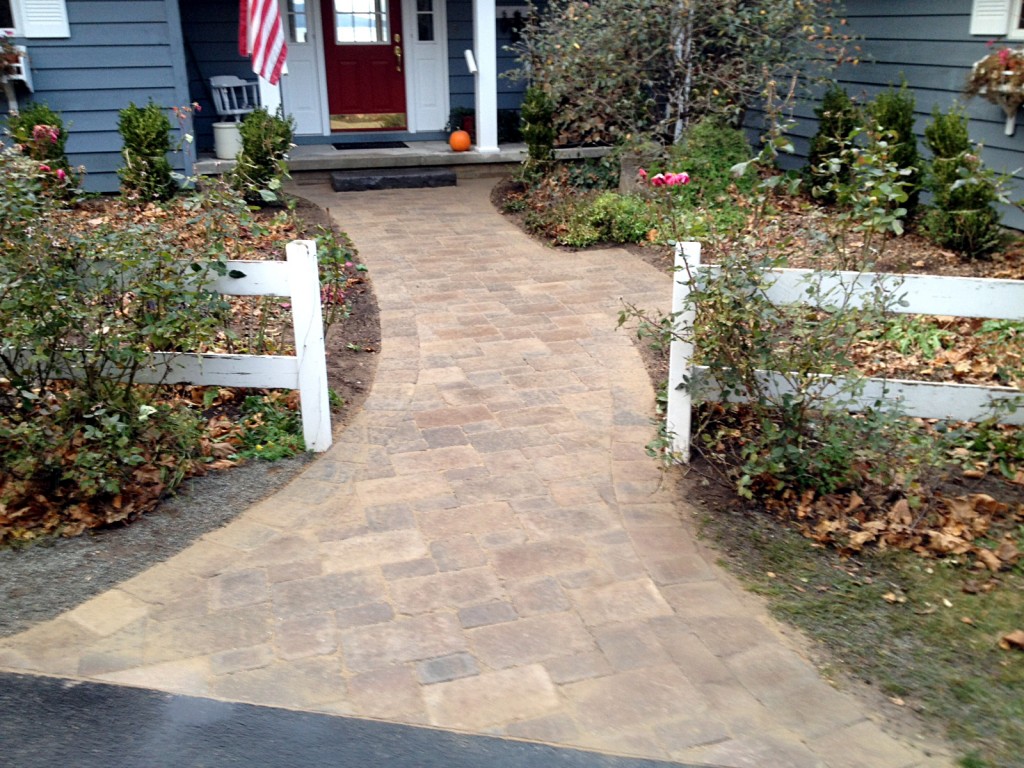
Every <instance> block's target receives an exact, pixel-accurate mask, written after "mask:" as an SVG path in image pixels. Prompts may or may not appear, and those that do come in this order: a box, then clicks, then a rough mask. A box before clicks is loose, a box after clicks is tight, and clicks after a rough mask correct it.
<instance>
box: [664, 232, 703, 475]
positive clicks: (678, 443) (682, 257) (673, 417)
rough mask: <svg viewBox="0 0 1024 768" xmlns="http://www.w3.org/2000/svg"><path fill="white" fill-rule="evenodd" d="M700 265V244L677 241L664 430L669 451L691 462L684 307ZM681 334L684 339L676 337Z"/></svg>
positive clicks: (690, 314)
mask: <svg viewBox="0 0 1024 768" xmlns="http://www.w3.org/2000/svg"><path fill="white" fill-rule="evenodd" d="M699 266H700V243H692V242H688V243H676V258H675V272H674V280H673V283H672V316H673V317H675V318H676V321H675V332H676V336H675V338H673V339H672V343H671V345H670V346H669V360H668V404H667V406H666V412H665V429H666V431H667V432H668V436H669V439H670V440H671V441H672V453H673V455H674V456H678V457H679V458H680V459H681V460H682V461H683V463H685V464H688V463H689V462H690V415H691V410H690V409H691V399H692V398H691V396H690V390H689V389H688V388H687V387H684V386H683V382H684V381H687V380H688V378H689V377H690V376H691V375H692V373H693V371H692V366H691V359H692V358H693V341H692V334H693V324H694V322H695V320H696V312H694V310H693V309H687V308H686V299H687V297H688V296H689V295H690V280H691V278H692V277H693V276H694V275H696V272H697V268H698V267H699ZM679 336H682V337H683V338H679Z"/></svg>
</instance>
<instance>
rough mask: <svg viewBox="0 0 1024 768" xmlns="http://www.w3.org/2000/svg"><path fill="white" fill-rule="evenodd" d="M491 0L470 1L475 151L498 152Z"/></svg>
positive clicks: (493, 22)
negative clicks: (474, 94) (473, 72)
mask: <svg viewBox="0 0 1024 768" xmlns="http://www.w3.org/2000/svg"><path fill="white" fill-rule="evenodd" d="M494 16H495V8H494V0H473V47H474V48H475V49H476V66H477V73H476V151H477V152H480V153H483V154H489V153H493V152H497V151H498V40H497V29H496V24H495V19H494Z"/></svg>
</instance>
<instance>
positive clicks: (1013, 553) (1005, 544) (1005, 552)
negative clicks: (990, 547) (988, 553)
mask: <svg viewBox="0 0 1024 768" xmlns="http://www.w3.org/2000/svg"><path fill="white" fill-rule="evenodd" d="M996 557H998V558H999V559H1000V560H1002V561H1003V562H1004V563H1006V564H1007V565H1014V564H1015V563H1016V562H1017V561H1018V560H1019V559H1020V550H1019V549H1017V545H1016V544H1014V542H1013V541H1011V540H1010V539H1003V540H1002V541H1001V542H999V546H998V547H996Z"/></svg>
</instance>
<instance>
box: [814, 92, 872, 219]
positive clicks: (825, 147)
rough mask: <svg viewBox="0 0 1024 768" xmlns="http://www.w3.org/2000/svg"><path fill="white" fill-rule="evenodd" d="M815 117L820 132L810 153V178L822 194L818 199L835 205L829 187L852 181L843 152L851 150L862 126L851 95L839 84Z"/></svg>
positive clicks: (827, 95) (822, 103)
mask: <svg viewBox="0 0 1024 768" xmlns="http://www.w3.org/2000/svg"><path fill="white" fill-rule="evenodd" d="M814 114H815V115H817V117H818V130H817V132H816V133H815V134H814V136H813V138H812V139H811V145H810V149H809V150H808V153H807V177H808V179H809V181H810V183H811V186H812V187H817V188H819V189H820V190H822V192H820V193H819V197H821V198H822V199H823V200H825V201H826V202H829V203H831V202H834V201H835V194H834V192H832V191H831V190H830V188H829V187H830V185H833V186H834V185H838V184H843V183H846V182H847V181H848V180H849V176H850V166H849V163H848V161H847V160H845V159H844V157H843V150H844V149H846V147H847V146H849V144H850V137H851V135H852V134H853V131H854V130H855V129H856V128H857V127H859V126H860V115H859V114H858V111H857V107H856V106H855V105H854V103H853V100H852V99H851V98H850V95H849V94H848V93H847V92H846V90H845V89H844V88H843V87H842V86H840V85H838V84H833V85H832V86H830V87H829V89H828V90H827V91H825V95H824V96H823V97H822V100H821V106H819V107H817V108H816V109H815V110H814Z"/></svg>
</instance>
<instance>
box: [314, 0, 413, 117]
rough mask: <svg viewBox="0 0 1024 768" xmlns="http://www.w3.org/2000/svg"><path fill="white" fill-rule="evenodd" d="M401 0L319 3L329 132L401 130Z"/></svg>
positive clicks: (402, 96)
mask: <svg viewBox="0 0 1024 768" xmlns="http://www.w3.org/2000/svg"><path fill="white" fill-rule="evenodd" d="M401 7H402V3H401V0H321V8H322V10H323V19H324V47H325V50H324V59H325V61H326V63H327V102H328V105H329V106H330V109H331V130H332V131H379V130H403V129H404V128H405V127H406V118H405V72H404V69H405V62H404V61H403V55H402V54H403V52H404V46H405V42H404V41H403V40H402V16H401Z"/></svg>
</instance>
